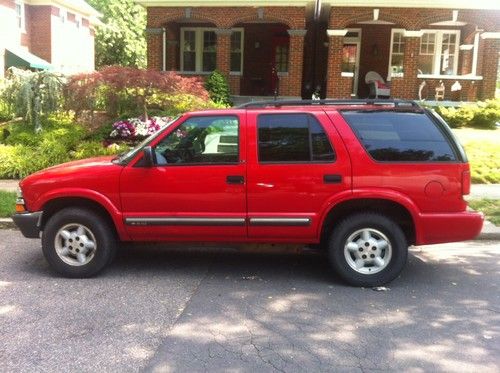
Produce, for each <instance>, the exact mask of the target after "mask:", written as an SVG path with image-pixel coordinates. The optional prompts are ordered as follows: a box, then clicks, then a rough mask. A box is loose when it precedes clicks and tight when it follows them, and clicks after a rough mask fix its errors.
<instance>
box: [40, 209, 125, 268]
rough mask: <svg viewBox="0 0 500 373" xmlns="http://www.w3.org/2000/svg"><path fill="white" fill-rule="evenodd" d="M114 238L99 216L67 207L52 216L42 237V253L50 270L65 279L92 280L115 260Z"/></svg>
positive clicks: (104, 220)
mask: <svg viewBox="0 0 500 373" xmlns="http://www.w3.org/2000/svg"><path fill="white" fill-rule="evenodd" d="M116 246H117V245H116V238H115V235H114V234H113V230H112V227H110V226H109V224H108V222H107V221H106V219H104V218H102V217H101V216H100V215H99V214H97V213H95V212H92V211H90V210H86V209H82V208H67V209H64V210H61V211H59V212H57V213H56V214H54V215H53V216H52V217H51V218H50V219H49V221H48V222H47V224H46V226H45V229H44V231H43V236H42V250H43V254H44V256H45V258H46V259H47V261H48V262H49V264H50V265H51V267H52V268H53V269H54V270H55V271H56V272H58V273H59V274H61V275H63V276H65V277H76V278H78V277H80V278H84V277H91V276H94V275H96V274H97V273H98V272H99V271H101V270H102V269H103V268H104V267H105V266H106V265H107V264H108V263H109V262H110V261H111V260H112V259H113V257H114V254H115V252H116Z"/></svg>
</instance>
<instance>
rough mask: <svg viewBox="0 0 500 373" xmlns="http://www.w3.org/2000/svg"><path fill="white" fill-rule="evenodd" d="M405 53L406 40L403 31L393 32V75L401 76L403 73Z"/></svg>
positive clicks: (391, 64)
mask: <svg viewBox="0 0 500 373" xmlns="http://www.w3.org/2000/svg"><path fill="white" fill-rule="evenodd" d="M404 52H405V38H404V31H403V30H397V29H394V30H392V44H391V63H390V66H391V71H390V73H391V74H401V73H402V72H403V57H404Z"/></svg>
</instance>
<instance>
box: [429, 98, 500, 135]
mask: <svg viewBox="0 0 500 373" xmlns="http://www.w3.org/2000/svg"><path fill="white" fill-rule="evenodd" d="M436 111H437V112H438V113H439V114H440V115H441V116H442V117H443V119H444V120H446V122H447V123H448V124H449V125H450V127H452V128H461V127H471V128H480V129H495V128H496V123H497V122H500V99H495V100H486V101H483V102H477V103H475V104H469V105H464V106H460V107H458V108H446V107H443V106H438V107H437V108H436Z"/></svg>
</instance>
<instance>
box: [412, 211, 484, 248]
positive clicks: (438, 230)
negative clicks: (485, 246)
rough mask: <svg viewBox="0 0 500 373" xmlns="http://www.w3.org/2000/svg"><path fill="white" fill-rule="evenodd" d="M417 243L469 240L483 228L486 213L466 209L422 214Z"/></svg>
mask: <svg viewBox="0 0 500 373" xmlns="http://www.w3.org/2000/svg"><path fill="white" fill-rule="evenodd" d="M419 220H420V224H419V229H418V231H419V232H417V242H416V244H417V245H429V244H435V243H445V242H458V241H467V240H472V239H474V238H476V237H477V236H478V235H479V234H480V233H481V229H482V228H483V221H484V215H483V214H482V213H479V212H472V211H464V212H458V213H450V214H420V216H419Z"/></svg>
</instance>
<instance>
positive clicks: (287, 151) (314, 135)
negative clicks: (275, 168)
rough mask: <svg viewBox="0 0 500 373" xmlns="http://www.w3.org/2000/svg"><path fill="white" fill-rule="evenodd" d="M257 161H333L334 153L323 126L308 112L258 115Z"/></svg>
mask: <svg viewBox="0 0 500 373" xmlns="http://www.w3.org/2000/svg"><path fill="white" fill-rule="evenodd" d="M257 126H258V131H259V161H260V162H283V163H285V162H286V163H290V162H332V161H334V160H335V153H334V151H333V148H332V145H331V144H330V141H329V140H328V136H327V135H326V133H325V131H324V130H323V127H321V124H319V122H318V121H317V119H316V118H314V117H313V116H311V115H308V114H261V115H259V117H258V123H257Z"/></svg>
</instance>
